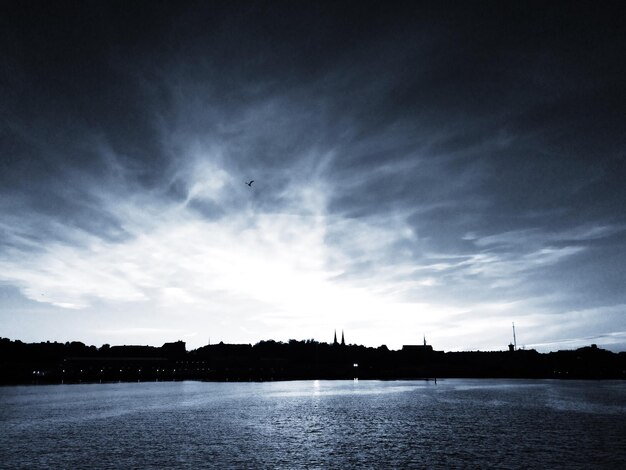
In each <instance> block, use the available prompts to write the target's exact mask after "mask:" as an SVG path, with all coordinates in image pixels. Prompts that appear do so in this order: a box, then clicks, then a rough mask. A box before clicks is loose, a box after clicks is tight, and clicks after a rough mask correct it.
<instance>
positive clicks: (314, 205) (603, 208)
mask: <svg viewBox="0 0 626 470" xmlns="http://www.w3.org/2000/svg"><path fill="white" fill-rule="evenodd" d="M3 8H4V9H6V10H7V12H6V14H5V15H2V17H3V20H2V23H1V24H2V30H3V33H2V34H3V46H2V52H3V57H4V59H5V60H4V61H3V63H2V65H0V79H1V81H0V85H1V86H2V89H3V91H4V93H3V96H4V97H5V98H3V100H2V104H0V118H1V119H2V130H1V134H0V152H1V154H0V158H1V160H0V161H1V164H2V174H1V175H0V196H1V199H0V335H2V336H8V337H11V338H19V339H23V340H28V341H31V340H44V339H57V340H70V339H80V340H83V341H86V342H93V343H97V344H99V343H104V342H109V343H115V344H117V343H153V344H159V343H161V342H164V341H170V340H174V339H177V338H181V339H185V340H186V341H188V343H189V344H190V346H191V347H197V346H200V345H202V344H205V343H206V341H208V338H209V337H210V338H212V340H215V341H219V340H224V341H226V342H256V341H258V340H261V339H269V338H274V339H277V340H287V339H289V338H310V337H313V338H316V339H318V340H322V341H327V340H330V339H331V338H332V332H333V330H334V329H335V328H337V329H345V331H346V337H347V340H348V341H349V342H357V343H364V344H368V345H379V344H382V343H386V344H388V345H389V346H391V347H400V346H401V345H402V344H407V343H415V342H419V341H421V338H422V336H423V335H424V334H425V335H426V336H427V339H428V340H429V341H431V342H432V343H433V345H434V346H435V347H436V348H441V349H446V350H450V349H466V348H473V349H476V348H480V349H502V348H504V347H505V346H506V344H507V343H508V341H509V340H510V327H511V322H513V321H514V322H515V323H516V325H517V326H518V332H519V339H520V342H521V343H522V344H525V345H527V346H528V347H537V348H539V349H543V350H546V349H557V348H561V347H572V346H577V345H583V344H588V343H590V342H595V343H598V344H601V345H603V346H606V347H609V348H612V349H615V350H621V349H624V348H625V347H626V333H624V332H625V331H626V307H625V305H626V293H625V291H624V289H623V286H624V284H625V282H626V269H625V268H624V266H626V214H625V213H624V211H623V209H622V208H621V206H622V204H623V201H624V200H626V189H625V187H626V186H624V185H623V177H624V176H626V166H625V162H626V155H625V154H624V149H625V148H626V141H625V136H626V132H623V131H624V129H623V124H622V120H623V119H622V118H623V116H622V114H623V113H622V112H621V111H623V109H626V108H625V106H626V97H625V94H624V91H623V82H624V78H626V77H625V75H626V74H625V72H624V69H623V65H621V64H622V63H623V59H621V57H622V56H623V55H622V53H623V52H626V51H625V50H624V39H623V37H622V34H621V32H620V30H619V27H618V25H617V24H615V22H614V16H613V14H612V12H611V11H610V10H611V7H610V6H603V7H602V9H600V8H599V7H594V6H593V5H591V4H586V3H581V4H565V5H562V6H557V5H556V4H555V5H552V6H545V5H540V4H537V5H536V6H533V5H528V4H526V5H499V4H494V5H491V6H489V7H487V6H485V5H478V6H476V5H474V6H471V5H468V6H458V5H456V6H455V5H451V6H450V8H444V7H432V8H431V7H424V6H416V5H396V6H394V7H393V8H392V7H386V6H383V5H382V4H373V5H367V4H362V3H354V4H353V3H342V2H340V3H337V4H335V3H333V4H331V3H329V4H321V5H316V6H312V5H311V6H303V5H299V6H298V5H290V4H287V5H282V6H280V7H279V6H265V5H262V4H259V3H258V2H255V3H250V4H240V5H232V4H229V3H225V4H220V3H211V4H202V3H201V4H185V5H184V6H181V7H178V6H174V4H170V5H168V4H164V5H160V6H151V7H149V8H144V9H142V8H139V7H133V6H128V5H124V4H115V3H113V4H108V5H101V4H98V3H94V4H85V5H82V6H81V5H79V6H68V5H62V6H59V5H44V4H40V5H39V4H33V5H29V4H17V3H16V4H10V5H7V6H6V7H3ZM251 179H253V180H255V182H254V184H253V185H252V186H250V187H249V186H247V185H246V184H244V182H245V181H249V180H251Z"/></svg>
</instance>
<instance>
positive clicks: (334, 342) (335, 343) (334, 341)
mask: <svg viewBox="0 0 626 470" xmlns="http://www.w3.org/2000/svg"><path fill="white" fill-rule="evenodd" d="M333 344H334V345H337V344H339V343H338V342H337V330H335V339H334V340H333Z"/></svg>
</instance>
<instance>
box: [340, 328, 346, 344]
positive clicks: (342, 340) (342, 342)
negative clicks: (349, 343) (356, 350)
mask: <svg viewBox="0 0 626 470" xmlns="http://www.w3.org/2000/svg"><path fill="white" fill-rule="evenodd" d="M341 345H342V346H345V345H346V341H345V340H344V339H343V330H341Z"/></svg>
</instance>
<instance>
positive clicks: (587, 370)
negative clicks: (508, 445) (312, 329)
mask: <svg viewBox="0 0 626 470" xmlns="http://www.w3.org/2000/svg"><path fill="white" fill-rule="evenodd" d="M437 377H440V378H441V377H477V378H480V377H485V378H486V377H501V378H505V377H511V378H515V377H517V378H581V379H609V378H610V379H624V378H626V353H623V352H622V353H618V354H616V353H612V352H610V351H606V350H604V349H601V348H598V347H596V346H595V345H592V346H589V347H585V348H580V349H576V350H572V351H558V352H551V353H547V354H540V353H538V352H537V351H535V350H517V351H493V352H447V353H444V352H443V351H434V350H433V349H432V347H431V346H422V345H420V346H404V347H403V348H402V349H401V350H390V349H389V348H387V347H386V346H384V345H383V346H380V347H378V348H371V347H365V346H358V345H340V344H328V343H320V342H317V341H314V340H307V341H296V340H291V341H289V342H286V343H284V342H279V341H272V340H270V341H261V342H259V343H257V344H255V345H250V344H224V343H219V344H214V345H208V346H203V347H201V348H198V349H195V350H192V351H186V348H185V343H184V342H182V341H177V342H173V343H165V344H164V345H163V346H161V347H154V346H134V345H133V346H109V345H106V344H105V345H103V346H102V347H100V348H96V347H95V346H87V345H85V344H83V343H81V342H71V343H70V342H68V343H56V342H52V343H51V342H44V343H30V344H28V343H23V342H21V341H11V340H9V339H6V338H2V339H0V383H3V384H17V383H23V384H30V383H75V382H108V381H148V380H188V379H192V380H214V381H227V380H231V381H232V380H236V381H248V380H253V381H264V380H296V379H352V378H359V379H383V380H384V379H388V380H391V379H420V378H437Z"/></svg>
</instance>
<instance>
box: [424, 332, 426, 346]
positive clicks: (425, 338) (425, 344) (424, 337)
mask: <svg viewBox="0 0 626 470" xmlns="http://www.w3.org/2000/svg"><path fill="white" fill-rule="evenodd" d="M424 346H426V335H424Z"/></svg>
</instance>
